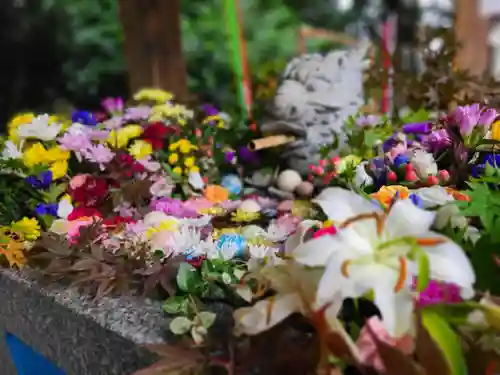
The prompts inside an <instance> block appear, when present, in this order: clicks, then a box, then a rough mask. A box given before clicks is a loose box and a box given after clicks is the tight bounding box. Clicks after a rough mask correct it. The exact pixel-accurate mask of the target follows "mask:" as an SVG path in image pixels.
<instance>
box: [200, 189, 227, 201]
mask: <svg viewBox="0 0 500 375" xmlns="http://www.w3.org/2000/svg"><path fill="white" fill-rule="evenodd" d="M203 194H204V195H205V198H207V199H208V200H209V201H210V202H212V203H221V202H224V201H227V200H228V199H229V191H227V189H224V188H223V187H222V186H219V185H208V186H207V187H206V188H205V190H204V191H203Z"/></svg>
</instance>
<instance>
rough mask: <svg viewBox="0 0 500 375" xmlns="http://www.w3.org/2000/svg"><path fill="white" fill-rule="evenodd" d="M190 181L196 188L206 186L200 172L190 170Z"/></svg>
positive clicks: (200, 188) (199, 188)
mask: <svg viewBox="0 0 500 375" xmlns="http://www.w3.org/2000/svg"><path fill="white" fill-rule="evenodd" d="M188 183H189V185H191V187H192V188H193V189H196V190H202V189H203V188H204V187H205V182H203V178H201V175H200V173H199V172H189V177H188Z"/></svg>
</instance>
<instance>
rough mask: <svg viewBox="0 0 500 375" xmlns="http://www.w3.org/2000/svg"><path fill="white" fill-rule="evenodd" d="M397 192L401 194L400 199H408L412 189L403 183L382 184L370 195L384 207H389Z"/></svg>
mask: <svg viewBox="0 0 500 375" xmlns="http://www.w3.org/2000/svg"><path fill="white" fill-rule="evenodd" d="M396 193H398V194H399V198H400V199H406V198H408V196H409V195H410V190H408V188H407V187H406V186H402V185H391V186H382V187H381V188H380V189H379V191H377V192H376V193H373V194H370V197H372V198H373V199H375V200H377V201H378V202H380V203H381V204H382V205H383V206H384V207H388V206H389V205H390V204H391V202H392V200H393V199H394V197H395V195H396Z"/></svg>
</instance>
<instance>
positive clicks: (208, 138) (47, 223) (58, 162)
mask: <svg viewBox="0 0 500 375" xmlns="http://www.w3.org/2000/svg"><path fill="white" fill-rule="evenodd" d="M412 116H413V117H412ZM412 116H410V117H407V118H406V119H405V120H404V121H403V123H402V124H398V123H393V122H391V121H389V119H385V118H379V117H375V116H369V117H361V116H358V117H357V118H353V119H351V121H350V122H348V123H347V124H346V127H345V133H346V136H347V141H346V147H345V149H343V150H342V151H341V153H340V155H339V154H337V155H335V156H332V154H331V152H330V151H331V150H329V149H325V152H324V156H325V157H324V159H323V160H321V161H320V163H318V164H317V165H311V174H310V176H309V177H310V180H311V181H314V183H315V185H316V187H315V189H316V192H317V194H315V196H314V198H312V199H310V200H307V199H306V200H296V201H292V202H280V201H279V200H278V199H274V198H271V197H269V196H265V195H258V194H256V193H252V194H247V193H246V190H245V182H244V181H245V175H246V173H247V171H248V170H249V169H248V168H247V165H254V166H255V165H257V164H258V163H259V162H258V160H259V157H260V156H259V155H258V154H255V153H251V152H250V151H249V150H248V149H245V147H242V146H241V144H243V142H242V141H241V140H242V139H244V138H245V137H246V136H248V133H247V131H248V129H247V128H244V127H242V128H238V125H237V124H234V123H233V122H231V119H229V118H228V116H227V115H225V114H224V113H222V112H220V111H218V110H216V109H215V108H213V107H211V106H203V107H202V108H200V109H199V110H196V111H195V110H190V109H188V108H185V107H183V106H181V105H178V104H176V103H175V102H174V100H173V97H172V95H171V94H169V93H168V92H165V91H161V90H156V89H146V90H141V91H140V92H139V93H137V94H136V95H135V97H134V102H133V103H132V104H131V105H125V103H124V102H123V101H122V100H121V99H119V98H108V99H106V100H104V101H103V112H102V113H90V112H86V111H75V112H74V113H73V114H72V116H71V118H68V119H63V118H58V117H55V116H50V115H48V114H41V115H36V114H22V115H19V116H16V117H15V118H14V119H13V120H12V121H11V123H10V124H9V126H8V134H7V136H6V137H5V138H4V139H2V141H1V144H0V154H1V158H0V174H1V178H0V184H1V185H0V188H1V189H2V199H1V200H0V263H1V264H2V265H4V266H7V267H16V268H22V267H30V268H31V269H34V270H36V271H38V272H40V273H42V274H43V275H44V276H45V277H48V278H50V279H52V280H54V281H56V280H60V279H65V280H69V281H71V282H72V283H73V285H74V286H77V287H79V288H81V289H82V291H83V292H85V293H89V294H91V295H93V296H95V298H101V297H103V296H105V295H109V294H120V293H134V294H141V295H145V296H148V297H151V298H157V299H161V300H163V301H164V304H163V308H164V310H165V312H166V313H167V314H169V315H172V316H174V318H173V319H171V321H170V324H169V329H170V331H171V332H172V333H173V334H175V335H177V336H179V337H180V338H181V337H182V338H183V340H184V341H182V342H187V343H188V344H189V348H187V349H186V348H184V347H183V344H182V342H180V343H179V345H178V346H175V347H170V346H164V347H156V348H155V349H156V350H158V351H159V353H160V355H162V356H164V357H165V359H164V360H162V361H161V362H160V363H159V364H157V365H155V366H154V367H152V368H150V369H146V370H143V371H142V372H140V374H156V373H160V372H159V371H163V372H165V371H170V372H172V371H174V372H182V371H185V372H186V373H187V372H188V371H190V370H192V369H193V368H195V367H200V366H214V365H215V366H219V367H224V368H226V369H227V371H228V373H231V374H235V373H240V372H241V373H243V372H244V371H245V369H247V368H253V367H254V366H256V364H257V363H260V362H262V361H263V357H264V356H263V355H262V353H266V356H265V357H266V360H265V366H266V368H268V369H272V370H273V371H274V372H273V373H280V372H282V373H289V374H309V373H318V374H319V373H321V374H323V373H324V374H333V373H335V374H337V373H341V374H358V373H359V374H365V373H369V374H398V375H399V374H402V373H405V374H422V373H426V374H436V373H446V374H453V375H462V374H481V375H485V374H493V373H494V371H496V370H498V366H497V363H498V359H499V355H500V351H499V348H500V345H499V340H500V336H499V334H498V331H499V330H500V325H499V322H500V303H499V302H498V300H497V298H496V297H494V295H495V294H498V293H500V269H499V267H500V253H499V251H498V243H500V236H499V235H498V233H500V228H499V227H498V226H499V225H500V221H499V220H498V219H499V217H500V209H499V207H500V198H499V197H500V196H499V194H500V193H499V189H498V187H499V186H500V170H499V169H498V168H497V166H498V165H497V155H496V152H495V150H496V147H497V144H498V143H499V141H500V125H499V123H497V122H495V120H496V117H497V113H496V111H495V110H494V109H489V108H483V107H482V106H480V105H479V104H473V105H468V106H463V107H458V108H457V109H456V110H454V111H452V112H451V113H449V114H447V115H443V116H441V117H439V118H437V119H431V118H430V116H429V115H428V114H427V113H426V112H424V111H420V112H418V113H414V114H412ZM416 119H418V121H417V120H416ZM229 134H233V135H234V134H238V136H239V137H240V144H239V145H238V142H237V140H234V139H233V141H230V138H229ZM232 142H233V143H232ZM250 170H251V168H250ZM220 304H222V305H223V306H225V307H227V308H228V309H229V310H230V312H231V314H232V316H233V318H234V329H233V334H234V335H230V337H228V338H224V339H223V338H221V337H220V336H219V337H214V335H212V334H211V333H212V332H213V327H214V326H215V325H216V321H217V319H218V314H217V311H219V310H217V309H216V308H214V306H215V305H220ZM226 324H229V322H226ZM220 342H223V343H224V345H227V346H228V347H229V348H230V350H227V351H225V353H226V354H227V355H223V356H222V357H221V356H220V355H215V354H214V350H212V349H213V347H214V345H215V346H217V343H219V344H220ZM246 344H249V345H246ZM235 352H238V356H236V355H235V354H234V353H235ZM272 354H276V355H272ZM173 355H174V356H176V358H177V360H176V361H172V360H171V358H172V356H173Z"/></svg>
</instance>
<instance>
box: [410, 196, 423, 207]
mask: <svg viewBox="0 0 500 375" xmlns="http://www.w3.org/2000/svg"><path fill="white" fill-rule="evenodd" d="M408 199H410V200H411V201H412V203H413V204H414V205H415V206H417V207H419V208H424V201H423V200H422V198H420V196H418V195H416V194H410V196H409V197H408Z"/></svg>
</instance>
